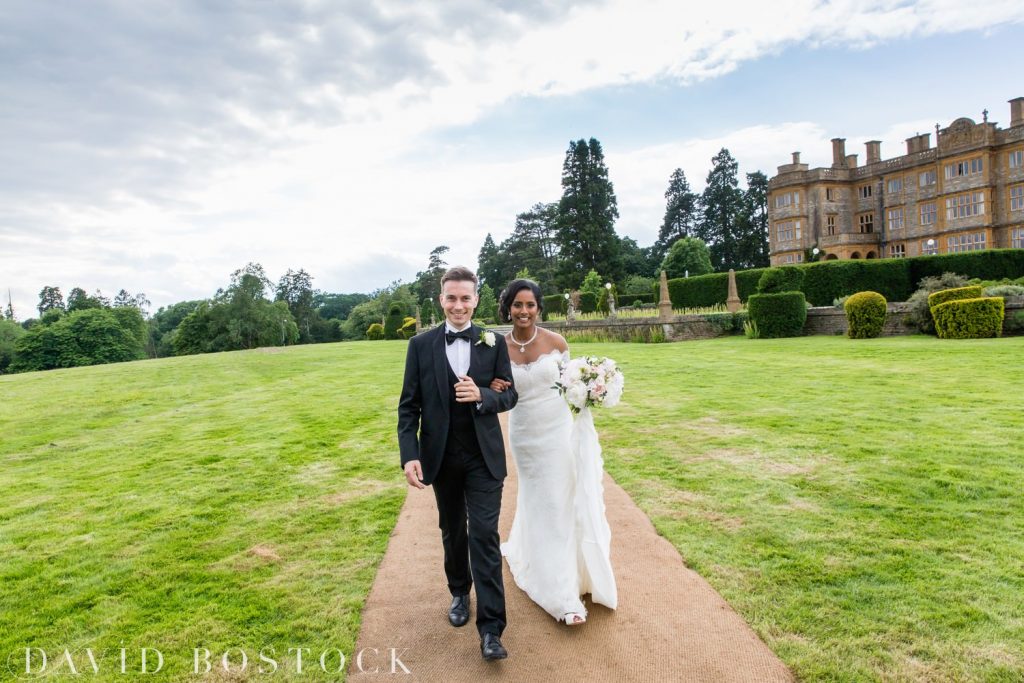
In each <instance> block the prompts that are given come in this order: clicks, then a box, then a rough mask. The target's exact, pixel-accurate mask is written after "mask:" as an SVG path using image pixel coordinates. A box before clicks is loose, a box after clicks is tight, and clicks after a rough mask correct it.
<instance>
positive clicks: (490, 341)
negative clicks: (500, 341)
mask: <svg viewBox="0 0 1024 683" xmlns="http://www.w3.org/2000/svg"><path fill="white" fill-rule="evenodd" d="M484 344H487V345H488V346H494V333H493V332H491V331H490V330H487V331H486V332H484Z"/></svg>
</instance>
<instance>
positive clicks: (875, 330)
mask: <svg viewBox="0 0 1024 683" xmlns="http://www.w3.org/2000/svg"><path fill="white" fill-rule="evenodd" d="M885 304H886V301H885V297H884V296H882V295H881V294H879V293H878V292H857V293H856V294H854V295H852V296H850V297H849V298H847V299H846V302H845V303H844V304H843V310H844V311H846V322H847V324H848V327H847V330H846V334H847V336H848V337H849V338H850V339H874V338H875V337H877V336H878V335H880V334H882V327H884V326H885Z"/></svg>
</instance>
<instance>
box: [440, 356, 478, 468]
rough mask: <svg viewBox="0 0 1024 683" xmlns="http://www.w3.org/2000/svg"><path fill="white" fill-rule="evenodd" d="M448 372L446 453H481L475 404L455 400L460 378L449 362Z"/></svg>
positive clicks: (447, 365)
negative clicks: (474, 414) (475, 419)
mask: <svg viewBox="0 0 1024 683" xmlns="http://www.w3.org/2000/svg"><path fill="white" fill-rule="evenodd" d="M444 366H445V368H447V370H448V415H449V419H448V442H447V445H446V446H445V450H446V451H451V450H458V451H461V452H464V453H473V454H476V453H480V444H479V442H477V440H476V424H475V423H474V422H473V411H474V410H476V404H474V403H459V402H457V401H456V400H455V384H456V383H457V382H458V381H459V378H458V376H457V375H456V374H455V372H454V371H453V370H452V366H451V364H450V363H448V362H447V361H446V362H445V364H444Z"/></svg>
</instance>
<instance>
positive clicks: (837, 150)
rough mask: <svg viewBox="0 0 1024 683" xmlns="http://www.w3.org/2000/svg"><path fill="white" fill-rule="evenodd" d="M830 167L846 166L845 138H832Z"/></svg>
mask: <svg viewBox="0 0 1024 683" xmlns="http://www.w3.org/2000/svg"><path fill="white" fill-rule="evenodd" d="M832 168H846V138H832Z"/></svg>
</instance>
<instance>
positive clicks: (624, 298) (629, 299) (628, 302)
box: [618, 294, 658, 306]
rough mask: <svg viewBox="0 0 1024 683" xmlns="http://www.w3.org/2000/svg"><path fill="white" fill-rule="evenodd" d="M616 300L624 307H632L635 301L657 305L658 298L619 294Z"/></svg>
mask: <svg viewBox="0 0 1024 683" xmlns="http://www.w3.org/2000/svg"><path fill="white" fill-rule="evenodd" d="M618 298H619V300H620V301H621V302H622V303H623V305H624V306H632V305H633V303H634V302H637V301H639V302H640V303H642V304H656V303H658V297H657V296H656V295H654V294H620V295H619V297H618Z"/></svg>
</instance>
